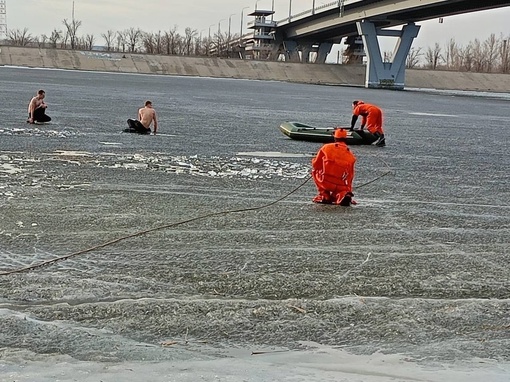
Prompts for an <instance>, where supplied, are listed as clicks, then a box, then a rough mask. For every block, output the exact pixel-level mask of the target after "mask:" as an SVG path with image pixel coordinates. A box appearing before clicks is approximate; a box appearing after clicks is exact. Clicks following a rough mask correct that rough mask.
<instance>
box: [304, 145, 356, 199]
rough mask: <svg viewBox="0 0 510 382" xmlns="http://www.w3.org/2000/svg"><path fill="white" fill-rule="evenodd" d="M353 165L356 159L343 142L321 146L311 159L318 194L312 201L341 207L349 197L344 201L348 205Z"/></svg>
mask: <svg viewBox="0 0 510 382" xmlns="http://www.w3.org/2000/svg"><path fill="white" fill-rule="evenodd" d="M355 163H356V157H355V156H354V154H353V153H352V152H351V150H349V148H348V147H347V145H346V144H345V143H344V142H335V143H328V144H325V145H324V146H322V147H321V148H320V149H319V151H318V152H317V155H316V156H315V158H313V159H312V177H313V180H314V181H315V185H316V186H317V190H318V192H319V194H318V195H317V196H316V197H315V198H314V199H313V201H314V202H315V203H330V204H342V205H343V203H342V201H343V200H344V198H345V197H346V196H349V198H347V199H346V201H347V200H348V201H349V202H348V203H347V204H346V205H349V204H350V197H352V196H353V194H352V181H353V179H354V164H355ZM344 202H345V201H344ZM353 204H354V203H353Z"/></svg>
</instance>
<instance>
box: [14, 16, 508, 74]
mask: <svg viewBox="0 0 510 382" xmlns="http://www.w3.org/2000/svg"><path fill="white" fill-rule="evenodd" d="M62 23H63V25H64V27H65V28H64V29H63V30H58V29H56V28H55V29H54V30H53V31H52V32H51V34H50V35H49V36H47V35H44V34H43V35H41V36H36V37H34V36H32V35H31V34H30V33H29V31H28V28H25V29H23V30H19V29H14V30H9V31H8V32H7V42H8V43H9V44H11V45H16V46H39V47H50V48H61V49H69V48H70V49H84V50H92V49H93V48H94V46H95V42H96V38H95V36H94V35H92V34H87V35H85V36H81V37H80V36H78V30H79V28H80V26H81V24H82V23H81V21H79V20H74V19H73V20H71V21H68V20H67V19H64V20H63V22H62ZM101 37H102V39H103V40H104V46H103V49H104V50H106V51H109V52H124V53H125V52H131V53H135V52H140V53H149V54H166V55H183V56H207V55H209V54H210V52H214V54H215V55H217V56H222V57H227V56H230V54H231V50H230V49H231V48H230V44H229V42H231V41H235V40H237V39H238V38H239V37H238V35H236V34H234V35H228V34H227V33H220V32H219V31H218V32H217V33H214V34H213V35H212V36H211V35H210V34H209V35H208V36H204V37H203V36H202V34H200V35H199V34H198V32H197V30H195V29H191V28H186V29H185V30H184V35H181V34H180V33H179V32H178V31H177V26H174V27H173V28H172V29H170V30H168V31H163V32H162V31H158V32H156V33H153V32H144V31H142V30H140V29H139V28H129V29H126V30H124V31H113V30H108V31H106V32H105V33H102V34H101ZM384 57H385V60H386V61H391V53H389V52H385V53H384ZM406 67H407V68H411V69H412V68H426V69H433V70H436V69H444V70H456V71H472V72H487V73H491V72H500V73H509V72H510V36H507V37H504V36H503V35H500V37H499V38H497V37H496V35H495V34H491V35H490V36H489V37H488V38H487V39H486V40H484V41H480V40H478V39H475V40H474V41H471V42H469V44H467V45H466V46H462V45H460V44H458V43H457V42H456V41H455V39H451V40H450V41H449V42H448V43H447V44H446V46H444V47H441V46H440V45H439V44H438V43H436V44H435V45H434V47H428V48H426V49H423V48H421V47H420V48H411V50H410V52H409V54H408V56H407V61H406Z"/></svg>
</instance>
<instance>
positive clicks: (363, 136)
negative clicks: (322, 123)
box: [280, 122, 377, 145]
mask: <svg viewBox="0 0 510 382" xmlns="http://www.w3.org/2000/svg"><path fill="white" fill-rule="evenodd" d="M336 129H344V130H347V140H346V143H347V144H348V145H371V144H372V143H374V142H375V141H376V140H377V137H376V136H375V135H373V134H370V133H369V132H368V131H365V130H349V129H348V128H345V127H314V126H310V125H305V124H304V123H300V122H283V123H282V124H281V125H280V131H281V132H282V133H283V134H285V135H286V136H287V137H289V138H291V139H295V140H297V141H308V142H321V143H330V142H334V141H335V139H334V138H333V133H334V131H335V130H336Z"/></svg>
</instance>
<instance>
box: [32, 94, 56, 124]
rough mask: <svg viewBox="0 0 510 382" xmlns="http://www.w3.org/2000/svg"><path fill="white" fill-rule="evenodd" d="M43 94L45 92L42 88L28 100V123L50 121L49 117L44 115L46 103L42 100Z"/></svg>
mask: <svg viewBox="0 0 510 382" xmlns="http://www.w3.org/2000/svg"><path fill="white" fill-rule="evenodd" d="M45 96H46V92H45V91H44V90H39V91H38V92H37V95H36V96H35V97H33V98H32V99H31V100H30V103H29V104H28V119H27V122H28V123H34V122H49V121H51V117H50V116H48V115H46V108H47V107H48V105H46V102H44V97H45Z"/></svg>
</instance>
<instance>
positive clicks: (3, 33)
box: [0, 0, 7, 41]
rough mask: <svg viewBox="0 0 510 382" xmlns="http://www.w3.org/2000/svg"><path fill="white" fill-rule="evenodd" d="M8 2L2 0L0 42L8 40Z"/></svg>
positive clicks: (0, 6) (0, 8) (0, 3)
mask: <svg viewBox="0 0 510 382" xmlns="http://www.w3.org/2000/svg"><path fill="white" fill-rule="evenodd" d="M5 1H6V0H0V41H2V40H4V39H6V38H7V7H6V5H5Z"/></svg>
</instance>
